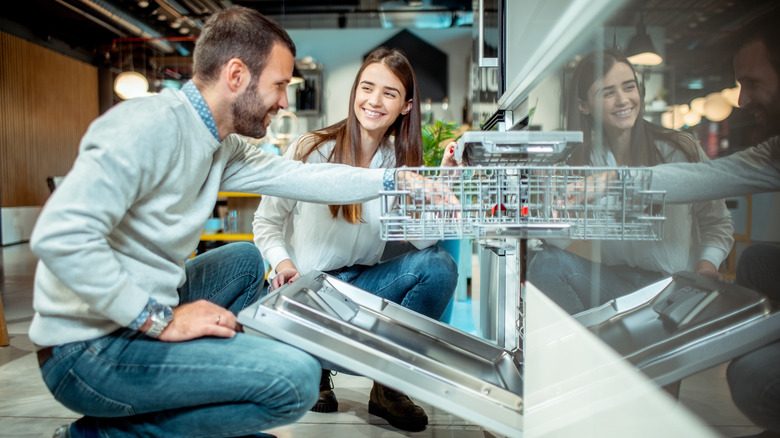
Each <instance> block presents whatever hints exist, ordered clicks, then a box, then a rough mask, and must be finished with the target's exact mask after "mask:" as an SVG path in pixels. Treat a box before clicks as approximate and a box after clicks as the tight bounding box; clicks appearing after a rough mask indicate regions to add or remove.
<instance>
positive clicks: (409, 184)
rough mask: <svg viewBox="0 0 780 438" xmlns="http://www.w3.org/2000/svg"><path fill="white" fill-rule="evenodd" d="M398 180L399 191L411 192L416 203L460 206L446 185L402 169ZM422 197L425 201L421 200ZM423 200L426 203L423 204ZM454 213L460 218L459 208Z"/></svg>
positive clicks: (397, 174) (398, 172)
mask: <svg viewBox="0 0 780 438" xmlns="http://www.w3.org/2000/svg"><path fill="white" fill-rule="evenodd" d="M396 178H397V181H398V187H397V189H398V190H406V191H409V192H411V197H412V199H413V200H414V202H415V203H424V204H428V205H437V206H438V205H453V206H460V200H459V199H458V197H457V196H455V195H454V194H453V193H452V190H451V189H450V188H449V187H448V186H447V184H445V183H442V182H434V180H432V179H429V178H425V177H423V176H422V175H420V174H419V173H417V172H412V171H408V170H401V169H399V170H397V173H396ZM420 196H422V197H423V199H420ZM423 200H424V202H421V201H423ZM453 212H454V213H455V217H460V208H459V207H458V208H453Z"/></svg>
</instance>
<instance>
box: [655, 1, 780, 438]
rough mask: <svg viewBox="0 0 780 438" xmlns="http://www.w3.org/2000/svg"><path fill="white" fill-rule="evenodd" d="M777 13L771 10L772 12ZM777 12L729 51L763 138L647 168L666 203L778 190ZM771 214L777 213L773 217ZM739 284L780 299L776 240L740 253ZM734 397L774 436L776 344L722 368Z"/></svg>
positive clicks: (779, 427) (779, 398)
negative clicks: (704, 159) (735, 149)
mask: <svg viewBox="0 0 780 438" xmlns="http://www.w3.org/2000/svg"><path fill="white" fill-rule="evenodd" d="M775 15H776V14H775ZM777 20H778V19H777V17H776V16H774V17H768V18H767V19H766V20H764V21H763V23H765V24H766V25H763V26H762V25H761V24H760V23H759V25H753V24H752V23H751V25H750V27H751V28H752V29H755V30H754V31H753V33H752V34H750V35H749V37H748V38H745V39H743V40H742V42H741V46H740V48H739V49H738V50H737V52H736V53H735V55H734V71H735V75H736V78H737V81H739V83H740V85H741V86H742V90H741V92H740V96H739V104H740V106H742V107H745V108H746V109H747V110H749V111H750V112H751V113H752V114H753V115H754V116H755V117H756V120H757V122H758V124H759V127H760V128H761V129H762V131H763V134H764V135H765V136H766V137H767V138H768V139H767V140H766V141H764V142H763V143H760V144H758V145H756V146H754V147H751V148H748V149H746V150H745V151H742V152H739V153H736V154H733V155H730V156H728V157H725V158H720V159H717V160H713V161H711V162H710V163H684V164H669V165H661V166H657V167H654V168H653V184H652V188H653V189H659V190H665V191H666V192H667V195H666V200H667V202H672V203H674V202H691V201H699V200H704V199H717V198H722V197H724V196H736V195H742V194H749V193H760V192H777V191H778V190H780V29H779V28H778V26H777V23H778V21H777ZM775 220H777V219H775ZM737 283H739V284H741V285H744V286H747V287H750V288H752V289H755V290H758V291H760V292H763V293H764V294H766V295H768V296H770V297H771V298H773V299H774V300H776V301H780V292H779V291H780V245H778V244H756V243H754V244H752V245H750V246H749V247H748V248H747V249H746V250H745V251H744V252H743V253H742V255H741V256H740V259H739V264H738V266H737ZM727 377H728V382H729V386H730V387H731V393H732V398H733V399H734V402H735V403H736V405H737V406H738V407H739V409H740V410H741V411H742V412H743V413H744V414H745V415H746V416H747V417H748V418H750V420H751V421H752V422H753V423H755V424H756V425H758V426H761V427H763V428H764V429H767V431H766V432H764V433H762V434H761V435H759V436H761V437H777V436H780V342H776V343H774V344H771V345H768V346H766V347H764V348H761V349H759V350H756V351H753V352H751V353H749V354H746V355H745V356H742V357H740V358H737V359H735V360H734V361H732V363H731V364H730V365H729V368H728V375H727Z"/></svg>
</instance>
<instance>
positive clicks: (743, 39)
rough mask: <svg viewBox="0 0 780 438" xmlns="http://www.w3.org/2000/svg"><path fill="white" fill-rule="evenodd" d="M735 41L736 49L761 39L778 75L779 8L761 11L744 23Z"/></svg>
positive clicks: (779, 60) (779, 74) (779, 44)
mask: <svg viewBox="0 0 780 438" xmlns="http://www.w3.org/2000/svg"><path fill="white" fill-rule="evenodd" d="M744 27H745V30H744V31H742V32H741V35H740V37H739V39H738V41H737V44H738V47H737V51H739V50H741V49H742V48H743V47H745V46H747V45H748V44H750V43H753V42H756V41H761V42H763V43H764V46H765V47H766V50H767V52H769V62H770V63H771V64H772V67H774V69H775V72H776V73H777V75H778V76H780V8H778V7H775V8H774V9H773V10H770V11H768V12H765V13H763V14H762V15H760V16H759V17H758V18H756V19H755V20H752V21H750V22H749V23H746V24H745V26H744Z"/></svg>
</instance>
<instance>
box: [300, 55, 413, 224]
mask: <svg viewBox="0 0 780 438" xmlns="http://www.w3.org/2000/svg"><path fill="white" fill-rule="evenodd" d="M373 63H381V64H382V65H384V66H385V67H387V68H388V69H390V71H391V72H393V74H394V75H395V76H396V77H397V78H398V80H400V81H401V84H402V85H403V86H404V89H405V90H406V96H404V102H407V101H409V100H411V101H412V109H411V110H410V111H409V113H408V114H406V115H404V114H401V115H399V116H398V118H397V119H396V120H395V122H394V123H393V124H392V125H391V126H390V127H389V128H387V131H386V132H385V134H384V136H383V137H382V141H381V142H380V145H379V147H380V148H382V147H385V146H387V145H388V143H389V142H390V137H391V136H394V137H395V139H394V150H395V165H396V167H400V166H410V167H415V166H421V165H422V134H421V128H420V121H421V119H420V93H419V91H418V89H417V78H416V77H415V75H414V70H413V69H412V65H411V64H410V63H409V60H408V59H406V56H404V54H403V53H401V51H399V50H396V49H392V50H390V49H387V48H384V47H380V48H378V49H376V50H374V51H373V52H371V53H370V54H369V55H368V56H367V57H366V59H365V61H364V62H363V65H362V66H361V67H360V70H359V71H358V73H357V76H355V82H354V83H353V84H352V93H351V94H350V97H349V115H348V116H347V118H346V119H344V120H342V121H340V122H338V123H335V124H333V125H331V126H328V127H326V128H323V129H320V130H318V131H315V132H312V133H311V134H309V135H307V136H306V137H307V138H305V139H302V140H303V141H304V144H301V147H300V148H299V154H298V155H297V156H296V158H297V159H299V160H302V161H306V159H307V158H308V157H309V155H311V154H312V153H313V152H314V151H316V150H317V149H319V147H320V146H321V145H322V144H324V143H326V142H328V141H335V143H336V144H335V146H334V147H333V151H332V152H331V154H330V156H329V157H328V162H329V163H340V164H349V165H350V166H359V165H360V163H362V162H363V161H364V158H366V157H363V156H362V152H361V148H360V147H358V146H359V145H360V138H361V137H360V129H361V128H360V122H359V121H358V119H357V115H356V114H355V94H356V93H357V88H358V84H359V83H360V77H361V75H362V74H363V71H364V70H365V69H366V67H368V66H369V65H371V64H373ZM328 207H329V208H330V212H331V214H333V217H334V218H335V217H338V215H339V211H341V214H342V216H343V217H344V219H345V220H346V221H347V222H349V223H351V224H355V223H358V222H361V221H362V220H363V208H362V204H351V205H330V206H328Z"/></svg>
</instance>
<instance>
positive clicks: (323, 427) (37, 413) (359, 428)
mask: <svg viewBox="0 0 780 438" xmlns="http://www.w3.org/2000/svg"><path fill="white" fill-rule="evenodd" d="M0 250H1V254H2V258H1V259H0V261H2V264H0V286H2V290H1V291H2V299H3V305H4V307H5V314H6V319H7V322H8V331H9V334H10V336H11V345H10V346H8V347H0V437H3V438H6V437H50V436H51V434H52V432H53V431H54V429H55V428H56V427H57V426H59V425H61V424H66V423H69V422H71V421H73V420H75V419H76V418H78V417H79V415H78V414H76V413H75V412H72V411H70V410H68V409H66V408H64V407H62V406H61V405H60V404H59V403H57V402H56V401H55V400H54V399H53V398H52V396H51V395H50V394H49V391H48V390H47V389H46V387H45V386H44V385H43V382H42V380H41V378H40V374H39V372H38V365H37V362H36V358H35V354H34V351H35V346H34V345H32V343H31V342H30V341H29V338H28V337H27V328H28V326H29V323H30V319H31V317H32V292H31V291H32V274H33V270H34V263H35V260H34V257H33V256H32V254H31V253H30V251H29V246H28V245H26V244H18V245H11V246H6V247H0ZM460 312H465V313H466V314H467V313H468V312H469V309H467V308H465V307H464V306H462V305H459V306H456V309H455V314H454V315H453V321H457V320H460V321H463V320H466V321H468V320H469V319H470V318H468V316H465V317H464V313H460ZM334 384H335V386H336V394H337V396H338V398H339V403H340V406H339V412H337V413H333V414H318V413H309V414H307V415H306V416H305V417H304V418H303V419H302V420H300V421H299V422H297V423H295V424H292V425H288V426H284V427H280V428H277V429H274V430H272V431H270V432H272V433H274V434H275V435H277V436H278V437H279V438H322V437H334V438H357V437H371V438H394V437H402V436H413V437H419V438H477V437H480V438H489V437H493V436H494V435H492V434H491V433H489V432H488V431H485V430H484V429H483V428H481V427H479V426H477V425H474V424H469V423H468V422H466V421H464V420H462V419H460V418H458V417H456V416H454V415H452V414H449V413H448V412H445V411H442V410H440V409H437V408H434V407H432V406H428V405H425V404H422V406H423V407H424V408H425V410H426V412H427V413H428V416H429V418H430V425H429V426H428V428H427V429H426V430H425V431H423V432H419V433H406V432H402V431H399V430H397V429H395V428H393V427H391V426H389V425H388V424H387V423H386V422H385V421H384V420H382V419H380V418H378V417H375V416H372V415H369V413H368V409H367V403H368V392H369V390H370V388H371V381H370V380H369V379H366V378H363V377H354V376H347V375H343V374H338V375H336V376H335V378H334ZM680 403H682V404H684V405H685V406H686V407H688V408H689V409H690V410H691V411H692V412H694V413H695V414H696V415H698V416H699V417H701V418H702V419H703V420H704V421H705V422H706V423H707V424H709V425H710V426H712V428H713V431H714V432H715V433H716V434H719V435H722V436H725V437H734V436H742V435H748V434H751V433H757V432H759V430H758V429H757V428H755V427H753V426H752V425H751V423H750V422H749V421H748V420H747V419H745V418H744V417H743V416H742V415H741V414H740V413H739V411H738V410H737V409H736V408H735V407H734V405H733V403H732V402H731V398H730V396H729V392H728V387H727V385H726V382H725V365H721V366H718V367H715V368H713V369H710V370H707V371H704V372H702V373H699V374H697V375H694V376H692V377H689V378H688V379H686V380H685V381H683V384H682V390H681V395H680Z"/></svg>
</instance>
